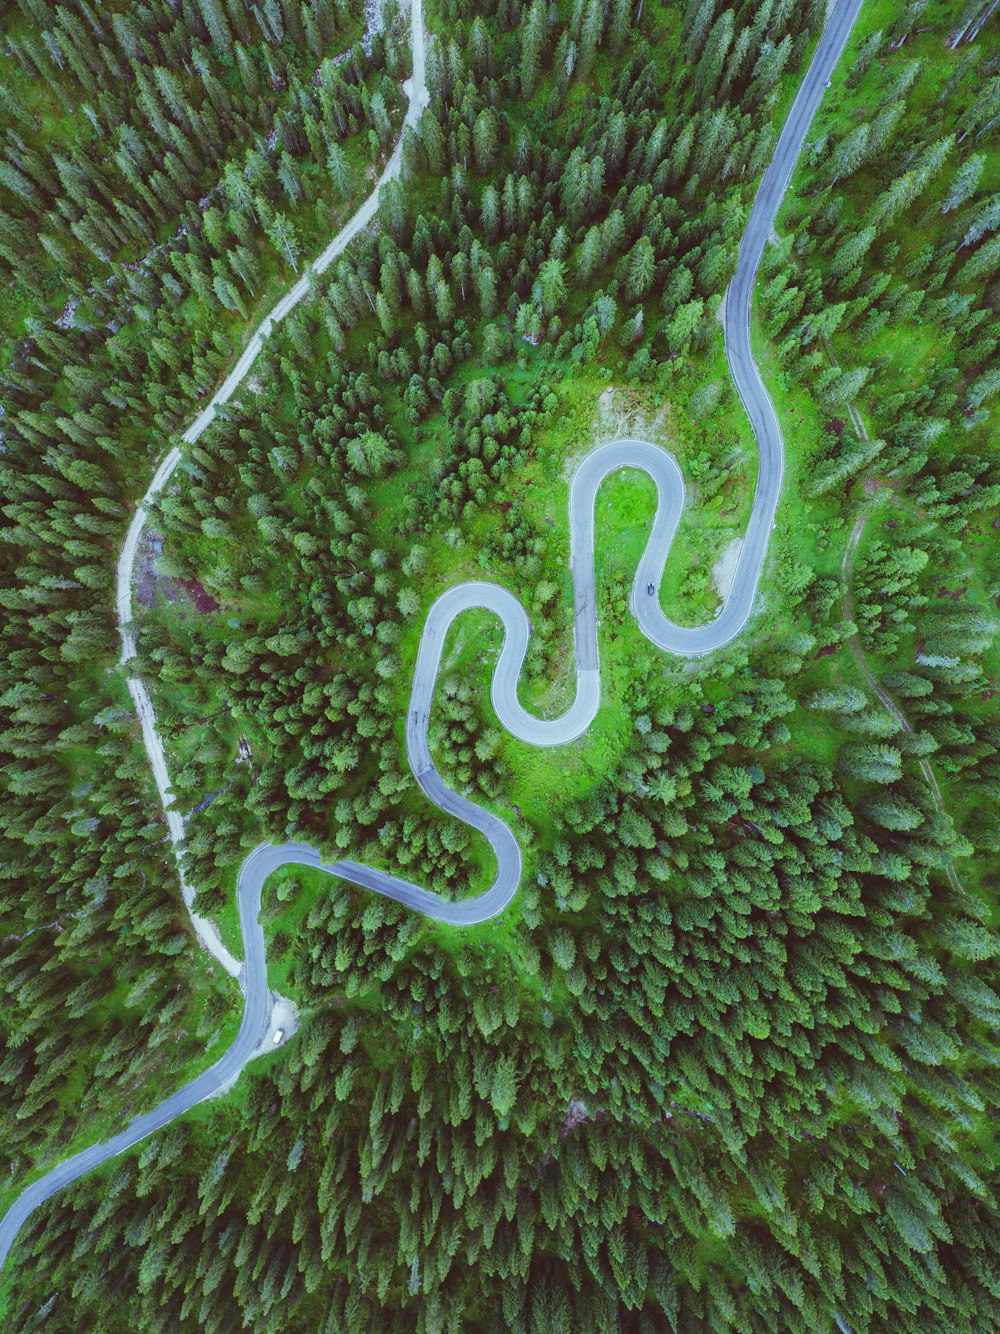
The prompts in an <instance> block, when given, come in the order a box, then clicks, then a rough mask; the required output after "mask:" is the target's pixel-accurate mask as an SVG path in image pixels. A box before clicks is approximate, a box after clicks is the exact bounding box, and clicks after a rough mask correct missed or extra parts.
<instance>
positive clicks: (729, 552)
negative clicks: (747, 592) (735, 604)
mask: <svg viewBox="0 0 1000 1334" xmlns="http://www.w3.org/2000/svg"><path fill="white" fill-rule="evenodd" d="M742 547H743V539H742V537H734V538H733V540H732V541H731V542H730V543H729V545H728V546H727V547H726V549H725V551H724V552H723V553H722V555H721V556H720V557H719V559H718V560H717V561H716V562H715V564H714V565H713V566H712V583H713V584H714V586H715V591H716V592H717V593H718V595H719V597H720V598H721V599H722V600H723V602H725V600H726V598H727V596H728V595H729V590H730V589H731V588H732V586H733V580H734V579H735V578H736V567H737V565H738V564H739V562H740V551H741V550H742Z"/></svg>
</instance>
